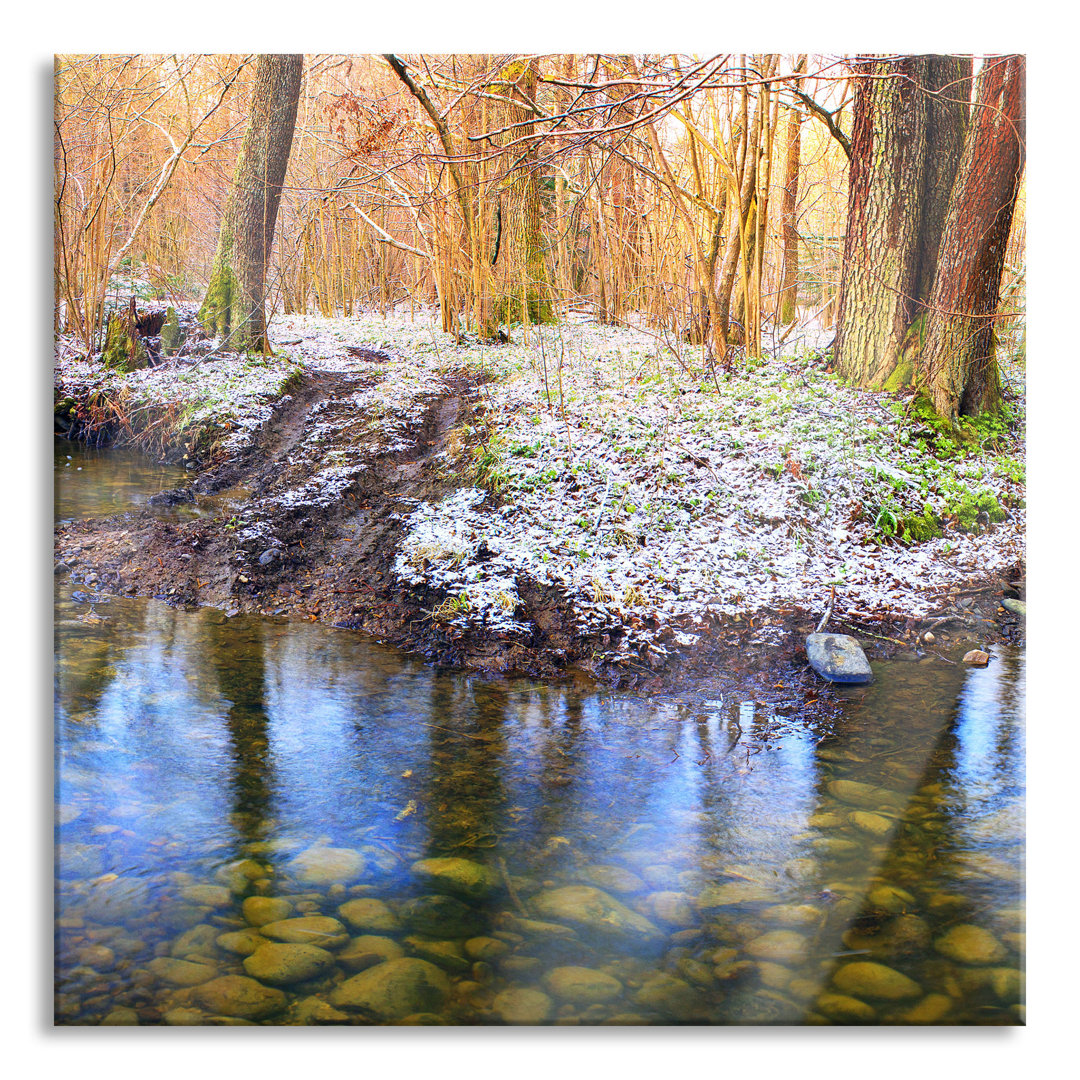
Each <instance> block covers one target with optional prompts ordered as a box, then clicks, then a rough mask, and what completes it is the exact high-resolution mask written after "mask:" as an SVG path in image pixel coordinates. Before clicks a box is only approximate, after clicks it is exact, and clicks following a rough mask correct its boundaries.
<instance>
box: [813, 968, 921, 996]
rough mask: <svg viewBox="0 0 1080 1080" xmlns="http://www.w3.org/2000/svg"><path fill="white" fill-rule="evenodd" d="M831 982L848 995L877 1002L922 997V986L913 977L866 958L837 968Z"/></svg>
mask: <svg viewBox="0 0 1080 1080" xmlns="http://www.w3.org/2000/svg"><path fill="white" fill-rule="evenodd" d="M833 985H834V986H835V987H836V988H837V989H838V990H839V991H841V993H844V994H850V995H851V996H852V997H857V998H873V999H877V1000H881V1001H903V1000H905V999H906V998H917V997H921V996H922V988H921V987H920V986H919V984H918V983H917V982H915V980H914V979H909V978H908V977H907V976H906V975H905V974H903V973H902V972H900V971H896V970H895V969H893V968H891V967H886V966H885V965H884V964H875V963H873V962H872V961H870V960H858V961H856V962H855V963H852V964H845V965H844V966H843V967H841V968H838V969H837V971H836V972H835V974H834V975H833Z"/></svg>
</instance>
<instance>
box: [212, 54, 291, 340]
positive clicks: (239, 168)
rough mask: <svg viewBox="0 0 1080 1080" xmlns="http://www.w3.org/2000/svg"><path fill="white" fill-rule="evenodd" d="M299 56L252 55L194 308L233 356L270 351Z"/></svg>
mask: <svg viewBox="0 0 1080 1080" xmlns="http://www.w3.org/2000/svg"><path fill="white" fill-rule="evenodd" d="M303 65H304V58H303V57H302V56H300V55H296V54H268V55H263V56H260V57H259V60H258V64H257V67H256V70H255V86H254V89H253V92H252V97H251V111H250V114H249V119H248V125H247V130H246V131H245V133H244V140H243V143H242V144H241V147H240V157H239V159H238V160H237V162H236V172H235V175H234V178H233V186H232V192H231V194H230V196H229V202H228V205H227V206H226V208H225V216H224V218H223V220H222V223H221V232H220V233H219V236H218V247H217V254H216V256H215V258H214V266H213V270H212V272H211V276H210V284H209V286H208V288H207V290H206V298H205V300H204V301H203V304H202V307H201V308H200V310H199V319H200V321H201V322H202V323H203V326H204V327H205V328H206V329H207V331H208V332H210V333H214V334H218V335H220V336H221V337H222V338H223V339H224V340H226V341H228V344H229V346H230V347H231V348H233V349H236V350H239V351H246V350H252V351H260V352H269V351H270V344H269V341H268V340H267V336H266V314H265V301H266V267H267V263H268V261H269V258H270V252H271V250H272V249H273V246H274V227H275V224H276V222H277V213H278V206H279V204H280V202H281V189H282V186H283V185H284V183H285V170H286V168H287V167H288V164H289V151H290V149H291V147H292V138H293V128H294V127H295V125H296V110H297V106H298V104H299V101H300V84H301V80H302V76H303Z"/></svg>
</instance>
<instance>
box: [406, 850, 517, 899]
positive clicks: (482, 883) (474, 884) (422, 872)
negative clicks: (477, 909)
mask: <svg viewBox="0 0 1080 1080" xmlns="http://www.w3.org/2000/svg"><path fill="white" fill-rule="evenodd" d="M412 872H413V874H415V875H416V877H418V878H419V879H420V881H421V882H422V883H423V884H425V885H428V886H430V887H431V888H432V889H434V890H436V891H438V892H447V893H453V894H454V895H455V896H460V897H461V898H462V899H463V900H470V901H472V900H486V899H487V898H488V897H490V896H491V895H492V894H493V893H495V892H497V891H498V890H499V887H500V881H499V875H498V874H496V873H495V872H494V871H493V870H491V869H489V868H488V867H486V866H483V865H481V864H480V863H476V862H473V861H472V860H471V859H457V858H446V859H421V860H420V861H419V862H415V863H413V866H412Z"/></svg>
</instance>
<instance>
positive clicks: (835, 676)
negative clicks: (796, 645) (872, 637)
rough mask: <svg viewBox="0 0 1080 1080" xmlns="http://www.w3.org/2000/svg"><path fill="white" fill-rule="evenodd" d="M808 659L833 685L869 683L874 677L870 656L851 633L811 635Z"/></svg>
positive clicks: (808, 641)
mask: <svg viewBox="0 0 1080 1080" xmlns="http://www.w3.org/2000/svg"><path fill="white" fill-rule="evenodd" d="M806 658H807V660H809V662H810V666H811V667H812V668H813V669H814V670H815V671H816V672H817V673H818V674H819V675H820V676H821V677H822V678H823V679H828V680H829V682H838V683H868V682H870V681H871V680H872V679H873V678H874V673H873V672H872V671H871V670H870V663H869V661H868V660H867V659H866V654H865V653H864V652H863V651H862V649H861V648H860V646H859V643H858V642H857V641H856V640H855V639H854V638H853V637H850V636H849V635H847V634H811V635H810V636H809V637H808V638H807V639H806Z"/></svg>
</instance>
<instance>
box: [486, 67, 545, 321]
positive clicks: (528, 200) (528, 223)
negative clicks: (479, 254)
mask: <svg viewBox="0 0 1080 1080" xmlns="http://www.w3.org/2000/svg"><path fill="white" fill-rule="evenodd" d="M538 76H539V71H538V65H537V60H536V58H535V57H533V58H532V59H530V60H527V61H514V62H512V63H510V64H508V65H506V67H504V68H503V70H502V71H501V72H500V73H499V81H498V82H496V83H494V84H493V85H492V86H491V87H490V89H491V90H492V92H494V93H498V94H500V95H503V96H505V97H507V98H518V99H520V98H521V97H524V98H525V99H526V100H528V101H533V100H534V99H535V97H536V87H537V81H538ZM499 113H500V114H501V115H500V120H501V121H502V122H501V124H500V126H506V125H508V124H521V125H523V126H521V127H515V128H513V129H512V130H511V131H509V132H507V133H506V134H504V135H502V136H499V137H497V141H498V142H499V144H500V145H503V146H506V144H507V143H510V142H514V143H515V145H513V146H507V148H506V150H505V151H504V153H503V161H502V173H503V177H502V182H501V184H500V185H499V191H498V196H497V198H498V206H497V214H498V219H499V222H500V238H499V243H498V248H497V251H496V254H495V259H494V268H495V290H496V300H495V310H496V312H497V313H498V315H499V316H500V318H501V319H502V321H504V322H530V323H539V322H548V321H550V318H551V296H550V292H551V290H550V285H549V282H548V278H547V268H546V266H545V263H544V247H543V235H542V232H541V213H540V175H539V174H540V165H539V162H538V161H537V153H536V144H535V143H531V142H519V141H518V140H520V139H525V138H528V136H530V135H532V134H533V132H534V129H535V125H534V124H532V123H529V120H530V118H531V117H532V116H533V113H532V112H531V111H530V110H529V109H528V108H526V107H525V105H524V104H522V105H518V104H516V103H510V102H506V103H503V104H502V108H501V109H500V110H499Z"/></svg>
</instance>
